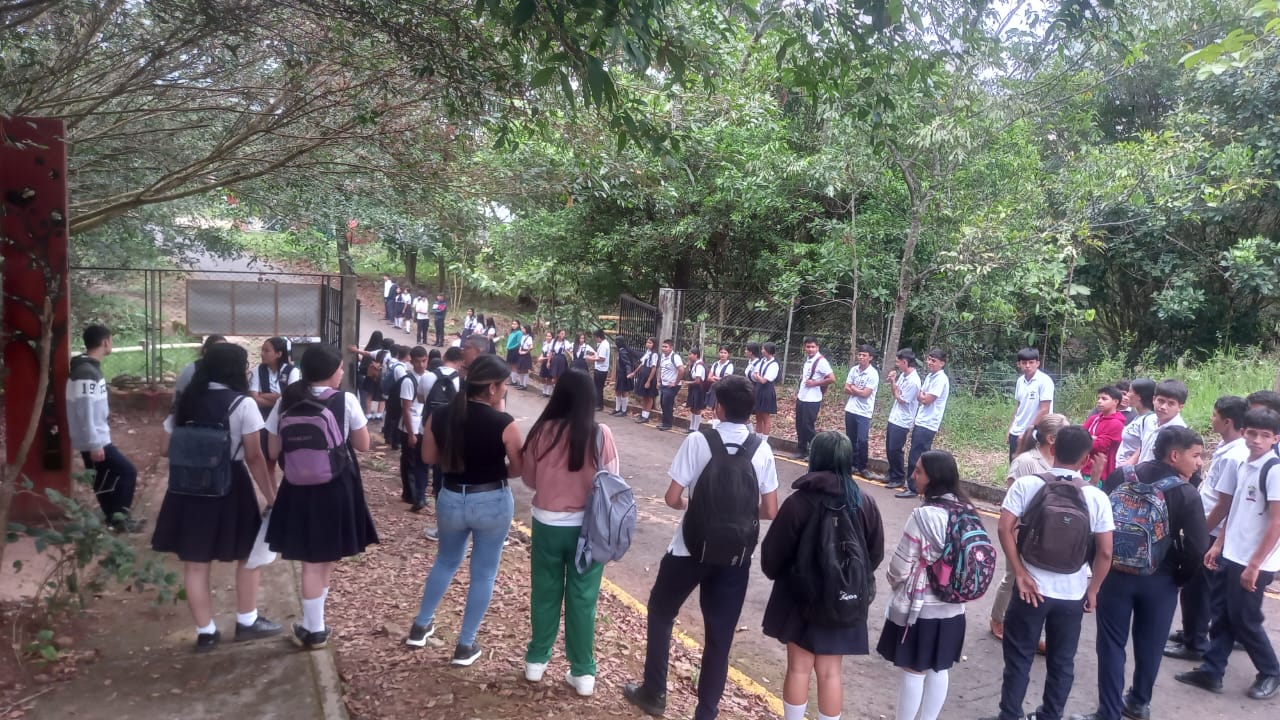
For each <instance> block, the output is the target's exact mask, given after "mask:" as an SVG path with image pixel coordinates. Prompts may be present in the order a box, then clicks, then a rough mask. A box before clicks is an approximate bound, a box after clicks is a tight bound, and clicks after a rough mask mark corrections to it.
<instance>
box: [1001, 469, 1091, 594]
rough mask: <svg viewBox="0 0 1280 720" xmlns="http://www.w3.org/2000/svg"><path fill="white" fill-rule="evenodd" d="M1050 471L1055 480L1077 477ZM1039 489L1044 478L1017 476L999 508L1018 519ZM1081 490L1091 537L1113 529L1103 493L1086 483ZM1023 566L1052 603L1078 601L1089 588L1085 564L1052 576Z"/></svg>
mask: <svg viewBox="0 0 1280 720" xmlns="http://www.w3.org/2000/svg"><path fill="white" fill-rule="evenodd" d="M1052 472H1053V474H1055V475H1057V476H1059V477H1074V478H1080V473H1079V472H1076V471H1072V470H1063V469H1062V468H1055V469H1053V471H1052ZM1042 487H1044V478H1042V477H1040V476H1038V475H1025V476H1023V477H1020V478H1018V479H1017V480H1014V481H1013V485H1012V486H1010V487H1009V492H1007V493H1005V495H1004V503H1003V504H1002V505H1001V507H1002V508H1003V509H1005V510H1008V511H1009V512H1011V513H1013V514H1014V515H1016V516H1017V517H1019V518H1021V517H1022V515H1023V513H1025V512H1026V511H1027V506H1028V505H1030V504H1031V500H1032V499H1033V498H1035V496H1036V494H1037V493H1039V492H1040V488H1042ZM1081 491H1082V493H1083V496H1084V504H1085V506H1086V507H1087V508H1088V509H1089V530H1090V531H1091V532H1093V533H1095V534H1097V533H1104V532H1111V531H1112V530H1115V529H1116V523H1115V519H1114V518H1113V517H1112V515H1111V500H1110V499H1109V498H1107V496H1106V494H1104V493H1103V492H1102V491H1101V490H1099V489H1098V488H1096V487H1094V486H1092V485H1089V484H1085V486H1084V487H1083V488H1081ZM1023 564H1024V565H1026V567H1027V572H1028V573H1029V574H1030V575H1031V577H1032V578H1035V581H1036V585H1038V586H1040V594H1041V595H1044V596H1045V597H1049V598H1053V599H1055V600H1081V599H1083V598H1084V594H1085V591H1087V590H1088V589H1089V566H1088V565H1081V566H1080V569H1079V570H1077V571H1075V572H1073V573H1056V572H1053V571H1052V570H1045V569H1044V568H1038V567H1036V566H1035V565H1032V564H1031V563H1027V562H1024V563H1023Z"/></svg>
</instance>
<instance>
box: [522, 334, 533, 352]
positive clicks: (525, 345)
mask: <svg viewBox="0 0 1280 720" xmlns="http://www.w3.org/2000/svg"><path fill="white" fill-rule="evenodd" d="M520 349H521V350H523V351H524V352H525V354H528V353H529V352H530V351H531V350H533V336H532V335H525V336H524V339H523V340H521V341H520Z"/></svg>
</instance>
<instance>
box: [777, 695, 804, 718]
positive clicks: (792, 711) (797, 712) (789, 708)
mask: <svg viewBox="0 0 1280 720" xmlns="http://www.w3.org/2000/svg"><path fill="white" fill-rule="evenodd" d="M806 707H807V706H806V705H792V704H791V703H789V702H787V701H786V700H783V701H782V720H804V709H805V708H806Z"/></svg>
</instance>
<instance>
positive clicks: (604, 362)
mask: <svg viewBox="0 0 1280 720" xmlns="http://www.w3.org/2000/svg"><path fill="white" fill-rule="evenodd" d="M596 370H598V371H599V372H609V339H608V338H605V339H603V340H601V341H600V344H599V345H597V346H596Z"/></svg>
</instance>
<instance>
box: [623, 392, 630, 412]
mask: <svg viewBox="0 0 1280 720" xmlns="http://www.w3.org/2000/svg"><path fill="white" fill-rule="evenodd" d="M630 404H631V396H630V395H628V396H626V397H624V398H622V412H626V411H627V406H628V405H630Z"/></svg>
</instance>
